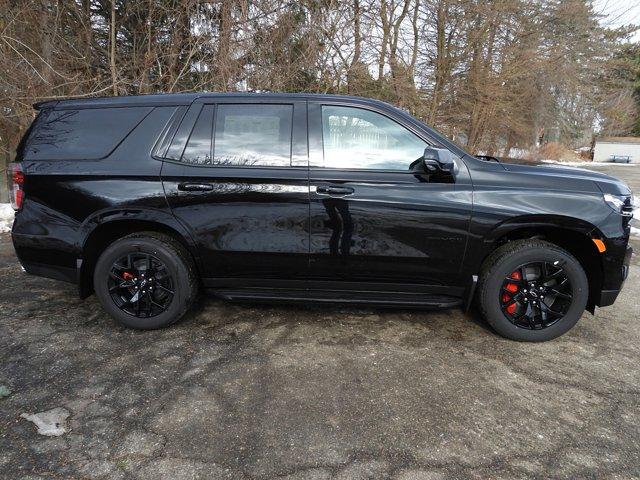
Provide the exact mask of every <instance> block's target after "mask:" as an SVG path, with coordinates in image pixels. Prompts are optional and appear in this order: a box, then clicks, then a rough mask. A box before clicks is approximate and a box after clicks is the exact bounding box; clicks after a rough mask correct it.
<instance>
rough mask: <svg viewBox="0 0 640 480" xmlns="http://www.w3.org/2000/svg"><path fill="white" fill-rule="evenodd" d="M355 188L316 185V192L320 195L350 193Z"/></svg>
mask: <svg viewBox="0 0 640 480" xmlns="http://www.w3.org/2000/svg"><path fill="white" fill-rule="evenodd" d="M354 191H355V190H354V189H353V188H352V187H334V186H330V185H329V186H320V187H316V193H319V194H320V195H351V194H352V193H353V192H354Z"/></svg>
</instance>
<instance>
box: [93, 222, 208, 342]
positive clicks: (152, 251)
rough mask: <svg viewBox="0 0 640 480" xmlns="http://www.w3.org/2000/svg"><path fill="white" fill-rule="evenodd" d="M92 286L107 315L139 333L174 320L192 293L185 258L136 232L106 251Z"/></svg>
mask: <svg viewBox="0 0 640 480" xmlns="http://www.w3.org/2000/svg"><path fill="white" fill-rule="evenodd" d="M93 286H94V290H95V292H96V296H97V297H98V299H99V301H100V303H101V304H102V306H103V307H104V309H105V310H106V311H107V313H109V314H110V315H111V316H112V317H113V318H115V319H116V320H118V321H119V322H120V323H121V324H123V325H125V326H127V327H130V328H136V329H143V330H148V329H154V328H161V327H165V326H167V325H170V324H172V323H174V322H176V321H177V320H179V319H180V317H182V315H184V313H185V312H186V311H187V310H188V309H189V307H190V306H191V303H192V301H193V299H194V298H195V296H196V293H197V281H196V275H195V270H194V266H193V262H192V260H191V258H190V257H189V254H188V253H187V252H186V251H185V249H184V248H183V247H182V245H180V244H179V243H178V242H176V241H175V240H174V239H173V238H171V237H169V236H168V235H163V234H159V233H155V232H142V233H135V234H132V235H129V236H126V237H123V238H121V239H119V240H116V241H115V242H114V243H112V244H111V245H110V246H109V247H107V249H105V251H104V252H103V253H102V255H100V258H99V259H98V262H97V263H96V267H95V270H94V274H93Z"/></svg>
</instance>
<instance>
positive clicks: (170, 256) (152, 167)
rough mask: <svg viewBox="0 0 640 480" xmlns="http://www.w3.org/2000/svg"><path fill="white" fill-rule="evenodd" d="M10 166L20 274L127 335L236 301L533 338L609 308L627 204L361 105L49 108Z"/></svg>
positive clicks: (583, 182)
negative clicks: (482, 321)
mask: <svg viewBox="0 0 640 480" xmlns="http://www.w3.org/2000/svg"><path fill="white" fill-rule="evenodd" d="M35 107H36V109H37V110H39V114H38V116H37V118H36V120H35V121H34V122H33V125H32V126H31V128H30V130H29V131H28V132H27V133H26V134H25V136H24V138H23V140H22V142H21V144H20V145H19V147H18V151H17V158H16V162H15V163H13V164H12V165H11V168H10V170H11V171H10V172H9V173H10V175H9V177H10V183H11V194H12V201H13V203H14V207H15V209H16V210H17V213H16V218H15V222H14V225H13V231H12V237H13V243H14V246H15V249H16V252H17V254H18V257H19V259H20V262H21V263H22V265H23V267H24V269H25V270H26V271H27V272H29V273H32V274H36V275H43V276H47V277H52V278H56V279H60V280H67V281H69V282H73V283H76V284H77V285H78V289H79V293H80V296H81V297H83V298H84V297H86V296H88V295H90V294H91V293H92V292H93V291H95V293H96V295H97V296H98V299H99V300H100V302H101V303H102V305H103V307H104V309H105V310H106V311H107V312H109V313H110V314H111V315H112V316H113V317H114V318H116V319H117V320H118V321H120V322H121V323H123V324H124V325H126V326H129V327H133V328H140V329H151V328H158V327H162V326H165V325H169V324H171V323H173V322H175V321H176V320H178V319H179V318H180V317H181V316H182V315H183V314H184V313H185V312H186V311H187V309H188V308H189V306H190V304H191V303H192V302H193V300H194V298H195V297H196V294H197V292H198V290H199V289H201V288H202V289H206V290H209V291H211V292H213V293H215V294H216V295H218V296H220V297H223V298H227V299H236V300H244V299H250V300H254V301H255V300H261V301H262V300H268V301H273V300H287V301H291V300H309V301H317V302H329V301H330V302H343V303H344V302H349V303H357V304H369V305H384V306H402V307H432V306H437V307H452V306H456V305H460V306H462V307H463V308H467V307H468V306H469V304H470V303H471V301H472V299H473V298H476V299H477V301H478V305H479V308H480V311H481V312H482V314H483V316H484V317H485V318H486V320H487V321H488V322H489V323H490V324H491V325H492V326H493V328H494V329H495V330H496V331H498V332H499V333H500V334H502V335H504V336H506V337H508V338H512V339H516V340H527V341H541V340H548V339H551V338H554V337H557V336H558V335H561V334H563V333H565V332H566V331H567V330H569V329H570V328H571V327H572V326H573V325H574V324H575V323H576V322H577V321H578V319H579V318H580V317H581V315H582V313H583V311H584V310H585V308H586V309H588V310H590V311H591V312H593V310H594V308H595V306H606V305H611V304H612V303H613V302H614V300H615V299H616V297H617V295H618V293H619V291H620V288H621V287H622V284H623V281H624V279H625V277H626V276H627V271H628V265H629V260H630V256H631V249H630V247H629V246H628V239H629V231H630V228H629V221H630V218H631V212H632V204H631V192H630V191H629V188H628V187H627V186H626V185H625V184H623V183H622V182H620V181H618V180H616V179H614V178H611V177H608V176H606V175H601V174H598V173H593V172H588V171H582V170H578V169H561V168H545V167H539V166H524V165H511V164H505V163H500V162H494V161H487V159H486V158H485V159H482V158H478V157H474V156H471V155H469V154H468V153H466V152H465V151H464V150H462V149H461V148H460V147H458V146H456V145H455V144H454V143H452V142H451V141H449V140H447V139H446V138H445V137H444V136H442V135H441V134H439V133H438V132H436V131H434V130H433V129H431V128H429V127H427V126H426V125H424V124H422V123H421V122H419V121H417V120H416V119H414V118H413V117H411V116H410V115H408V114H407V113H405V112H403V111H401V110H399V109H396V108H394V107H392V106H390V105H387V104H385V103H382V102H379V101H375V100H369V99H364V98H354V97H346V96H331V95H305V94H295V95H294V94H292V95H287V94H280V95H277V94H214V93H200V94H171V95H148V96H132V97H117V98H97V99H82V100H74V99H69V100H63V101H50V102H44V103H40V104H37V105H35Z"/></svg>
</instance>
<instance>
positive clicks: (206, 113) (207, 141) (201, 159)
mask: <svg viewBox="0 0 640 480" xmlns="http://www.w3.org/2000/svg"><path fill="white" fill-rule="evenodd" d="M212 129H213V105H205V106H204V107H203V108H202V111H201V112H200V115H199V116H198V120H197V121H196V124H195V126H194V127H193V130H192V132H191V136H190V137H189V141H188V142H187V147H186V148H185V149H184V153H183V154H182V161H183V162H186V163H192V164H194V165H211V130H212Z"/></svg>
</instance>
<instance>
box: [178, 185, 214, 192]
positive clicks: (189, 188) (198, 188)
mask: <svg viewBox="0 0 640 480" xmlns="http://www.w3.org/2000/svg"><path fill="white" fill-rule="evenodd" d="M178 190H180V191H183V192H208V191H209V190H213V185H211V184H209V183H179V184H178Z"/></svg>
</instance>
